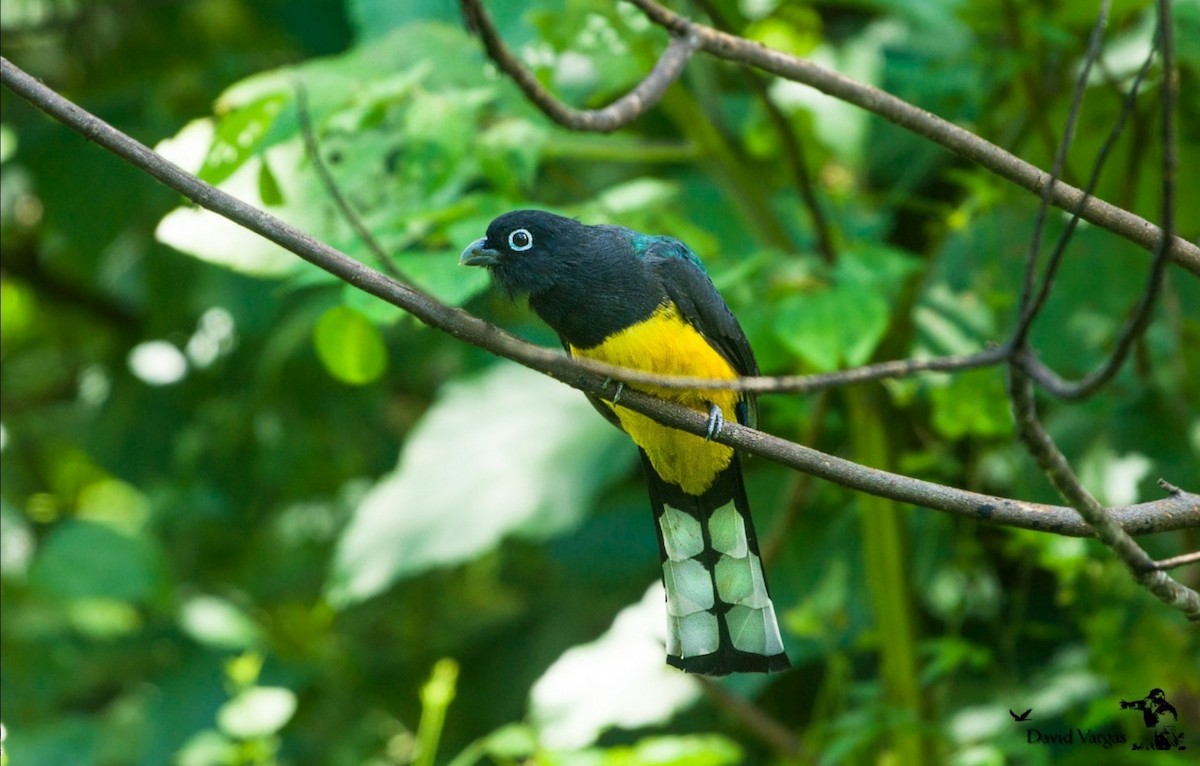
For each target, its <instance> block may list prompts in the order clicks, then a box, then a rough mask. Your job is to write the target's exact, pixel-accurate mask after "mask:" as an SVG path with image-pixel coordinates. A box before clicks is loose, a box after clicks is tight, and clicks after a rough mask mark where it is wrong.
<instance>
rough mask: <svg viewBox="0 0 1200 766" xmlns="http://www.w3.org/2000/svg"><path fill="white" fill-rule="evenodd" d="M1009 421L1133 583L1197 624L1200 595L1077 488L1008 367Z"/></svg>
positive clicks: (1026, 389)
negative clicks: (1162, 568) (1161, 565)
mask: <svg viewBox="0 0 1200 766" xmlns="http://www.w3.org/2000/svg"><path fill="white" fill-rule="evenodd" d="M1010 371H1011V376H1010V382H1011V389H1012V390H1011V395H1012V405H1013V419H1014V420H1015V421H1016V425H1017V435H1018V436H1020V438H1021V440H1022V441H1023V442H1025V445H1026V446H1027V447H1028V448H1029V452H1030V454H1032V455H1033V456H1034V458H1035V459H1036V460H1037V462H1038V464H1039V465H1040V466H1041V467H1042V470H1043V471H1045V473H1046V477H1047V478H1048V479H1050V483H1051V484H1053V485H1054V487H1055V489H1057V490H1058V492H1059V494H1061V495H1062V496H1063V498H1064V499H1065V500H1066V501H1067V502H1068V503H1070V504H1071V507H1073V508H1074V509H1075V510H1077V511H1079V515H1080V516H1082V517H1083V518H1084V519H1086V521H1087V523H1088V524H1089V525H1090V526H1091V527H1092V529H1093V530H1095V535H1096V537H1097V538H1098V539H1099V540H1100V542H1102V543H1104V544H1105V545H1106V546H1108V548H1109V550H1111V551H1112V552H1113V553H1114V554H1116V556H1117V558H1119V559H1120V560H1121V561H1122V562H1123V563H1124V564H1125V566H1126V567H1128V569H1129V571H1130V573H1131V574H1132V575H1133V578H1134V579H1135V580H1136V581H1137V582H1138V583H1139V584H1140V585H1142V586H1143V587H1144V588H1146V589H1147V590H1149V591H1150V592H1151V593H1153V594H1154V595H1155V596H1157V597H1158V598H1159V599H1161V600H1162V601H1163V602H1165V603H1166V604H1169V605H1170V606H1172V607H1174V608H1176V609H1178V610H1179V611H1181V612H1183V613H1184V614H1185V615H1187V618H1188V619H1189V620H1192V621H1197V622H1200V593H1197V592H1196V591H1194V590H1192V589H1191V588H1188V587H1187V586H1185V585H1182V584H1180V583H1178V582H1176V581H1175V580H1174V579H1172V578H1171V576H1170V575H1168V574H1166V573H1165V572H1162V571H1160V570H1159V568H1158V567H1157V566H1156V564H1155V562H1154V560H1153V559H1151V558H1150V556H1149V555H1148V554H1147V553H1146V551H1144V550H1142V548H1141V546H1140V545H1138V544H1137V542H1135V541H1134V539H1133V538H1132V537H1130V536H1129V534H1128V533H1127V532H1126V531H1125V530H1124V529H1123V528H1122V524H1121V523H1120V522H1119V521H1117V518H1116V516H1117V514H1116V513H1115V510H1114V509H1105V508H1104V506H1102V505H1101V504H1100V503H1099V501H1097V500H1096V498H1095V497H1093V496H1092V494H1091V493H1090V492H1088V491H1087V489H1086V488H1084V486H1083V484H1082V483H1080V481H1079V478H1078V477H1077V476H1076V475H1075V473H1074V471H1072V470H1071V466H1070V464H1069V463H1068V462H1067V459H1066V457H1065V456H1064V455H1063V454H1062V452H1061V451H1059V449H1058V446H1057V445H1055V443H1054V440H1053V439H1052V438H1051V437H1050V434H1049V433H1047V432H1046V429H1045V428H1044V427H1043V426H1042V424H1041V421H1040V420H1039V419H1038V415H1037V405H1036V404H1035V402H1034V399H1033V384H1032V382H1031V381H1030V380H1029V378H1028V377H1026V376H1025V375H1024V373H1022V372H1021V371H1020V370H1019V369H1018V368H1017V367H1016V365H1013V366H1012V367H1010Z"/></svg>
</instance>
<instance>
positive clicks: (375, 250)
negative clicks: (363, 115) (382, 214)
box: [296, 80, 412, 283]
mask: <svg viewBox="0 0 1200 766" xmlns="http://www.w3.org/2000/svg"><path fill="white" fill-rule="evenodd" d="M296 121H297V122H298V123H299V124H300V135H301V136H302V137H303V138H304V151H305V153H306V154H307V155H308V159H309V162H311V163H312V165H313V168H314V169H315V170H316V171H317V177H318V178H319V179H321V186H323V187H324V188H325V193H326V194H328V195H329V198H330V199H331V200H333V204H334V205H335V206H337V209H338V210H339V211H341V213H342V217H343V218H344V219H345V220H346V222H347V223H348V224H350V228H352V229H354V233H355V234H357V235H358V237H359V239H361V240H362V241H363V244H364V245H366V247H367V249H368V250H370V251H371V254H372V255H374V256H375V260H376V262H378V263H379V267H380V268H381V269H383V271H384V272H385V273H386V274H387V275H388V276H389V277H391V278H392V279H394V280H396V281H397V282H410V283H411V282H412V280H411V279H408V278H407V277H405V276H404V273H403V272H401V271H400V267H398V266H397V265H396V263H395V261H393V260H392V259H391V257H390V256H388V253H387V250H384V248H383V245H381V244H379V240H377V239H375V235H374V234H372V233H371V230H370V229H369V228H368V227H367V225H366V224H365V223H364V222H363V219H362V217H361V216H359V214H358V211H357V210H355V209H354V206H353V205H351V204H350V200H348V199H346V197H345V195H343V194H342V190H341V189H340V188H339V187H338V184H337V180H336V179H335V178H334V177H333V173H331V172H330V171H329V167H328V166H327V165H326V164H325V159H324V158H323V157H322V156H321V147H320V145H319V144H318V143H317V136H316V134H315V133H314V132H313V126H312V119H311V118H310V116H309V112H308V90H307V89H306V88H305V87H304V83H302V82H300V81H299V80H297V82H296Z"/></svg>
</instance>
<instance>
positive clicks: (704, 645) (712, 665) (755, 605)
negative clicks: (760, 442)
mask: <svg viewBox="0 0 1200 766" xmlns="http://www.w3.org/2000/svg"><path fill="white" fill-rule="evenodd" d="M642 465H643V466H644V467H645V469H646V483H647V485H648V486H649V487H650V504H651V505H652V506H653V509H654V528H655V531H656V532H657V533H658V553H659V557H660V559H661V560H662V570H663V585H664V586H665V588H666V591H667V662H668V663H670V664H671V665H674V666H675V667H677V668H680V669H682V670H684V671H686V672H688V673H699V674H701V675H708V676H723V675H726V674H728V673H746V672H753V673H768V672H772V671H776V670H785V669H787V668H789V667H791V665H790V663H789V662H788V658H787V655H786V654H785V653H784V651H783V641H782V639H781V638H780V635H779V625H778V621H777V620H776V618H775V607H774V605H773V604H772V603H771V597H770V594H769V592H768V591H767V581H766V578H765V576H764V575H763V568H762V561H761V559H760V558H759V553H758V540H757V538H756V537H755V534H754V522H753V521H752V520H751V518H750V505H749V503H748V502H747V500H746V488H745V486H744V485H743V484H742V469H741V465H740V463H739V462H738V458H737V455H736V454H735V455H734V456H733V460H732V462H730V464H729V467H728V468H726V469H725V470H724V471H722V472H721V473H720V474H718V476H717V478H716V480H715V481H714V482H713V485H712V486H711V487H709V488H708V490H706V491H705V492H704V494H702V495H689V494H687V493H685V492H684V491H683V490H682V489H680V488H679V487H677V486H675V485H674V484H668V483H667V482H665V481H663V480H662V478H660V477H659V475H658V474H657V473H656V472H655V471H654V467H653V466H652V465H651V464H650V459H649V458H648V457H647V456H646V453H645V452H642Z"/></svg>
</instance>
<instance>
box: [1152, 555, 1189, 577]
mask: <svg viewBox="0 0 1200 766" xmlns="http://www.w3.org/2000/svg"><path fill="white" fill-rule="evenodd" d="M1188 564H1200V551H1192V552H1191V553H1181V554H1179V555H1178V556H1172V557H1171V558H1169V559H1159V560H1158V561H1155V562H1154V567H1153V568H1154V569H1157V570H1158V571H1160V572H1162V571H1164V570H1167V569H1174V568H1175V567H1181V566H1186V565H1188Z"/></svg>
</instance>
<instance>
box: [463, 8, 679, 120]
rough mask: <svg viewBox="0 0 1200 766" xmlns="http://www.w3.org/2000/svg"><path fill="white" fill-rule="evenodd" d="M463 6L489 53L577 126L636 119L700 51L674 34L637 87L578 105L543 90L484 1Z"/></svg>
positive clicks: (554, 113) (547, 107)
mask: <svg viewBox="0 0 1200 766" xmlns="http://www.w3.org/2000/svg"><path fill="white" fill-rule="evenodd" d="M460 4H461V6H462V13H463V18H464V19H465V20H466V23H467V27H468V28H469V29H471V30H472V31H475V32H477V33H478V34H479V36H480V38H481V39H482V40H483V47H484V50H486V51H487V55H488V57H489V58H491V60H492V61H493V62H495V64H496V66H498V67H499V68H500V70H501V71H502V72H504V73H505V74H507V75H508V76H509V77H510V78H512V81H513V82H515V83H516V84H517V86H518V87H520V89H521V90H522V91H523V92H524V93H525V95H526V96H527V97H528V98H529V100H530V101H532V102H533V103H534V105H536V106H537V107H538V108H539V109H541V110H542V112H544V113H545V114H546V116H548V117H550V118H551V119H552V120H554V121H555V122H557V123H558V124H560V125H562V126H563V127H566V128H570V129H572V130H587V131H596V132H599V133H609V132H611V131H614V130H618V129H620V128H622V127H624V126H626V125H628V124H629V123H631V122H633V121H634V120H636V119H637V118H638V117H640V116H641V115H642V114H644V113H645V112H646V111H647V110H649V109H650V108H651V107H653V106H654V105H655V104H657V103H658V102H659V101H660V100H661V99H662V97H663V94H664V93H666V92H667V88H669V87H671V85H672V84H673V83H674V82H675V81H676V80H677V79H679V75H680V74H682V73H683V69H684V67H685V66H686V65H687V62H688V61H689V60H690V59H691V57H692V54H693V53H695V52H696V45H697V43H696V40H695V38H694V37H692V36H691V35H689V34H680V35H673V36H672V38H671V43H670V45H668V46H667V49H666V50H665V51H663V54H662V56H661V57H659V59H658V63H657V64H655V65H654V69H652V70H651V71H650V74H648V75H646V78H645V79H644V80H642V81H641V82H640V83H638V84H637V86H636V87H634V88H633V89H632V90H630V91H629V92H628V93H626V94H625V95H624V96H622V97H621V98H619V99H617V100H616V101H614V102H613V103H611V104H609V105H608V106H606V107H604V108H603V109H575V108H573V107H570V106H567V105H566V104H564V103H563V102H561V101H559V100H558V99H557V98H555V97H554V96H553V94H551V93H550V92H549V91H547V90H546V89H545V88H543V87H542V84H541V83H540V82H538V80H537V77H535V76H534V75H533V73H532V72H530V71H529V70H528V69H526V68H525V66H524V64H522V63H521V61H520V59H518V58H517V57H516V56H515V55H513V53H512V51H510V50H509V49H508V46H506V45H505V44H504V41H503V40H501V39H500V34H499V33H498V32H497V31H496V27H495V25H494V24H493V23H492V18H491V16H490V15H489V14H488V12H487V11H486V10H484V8H483V5H482V3H481V2H480V0H461V3H460Z"/></svg>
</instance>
